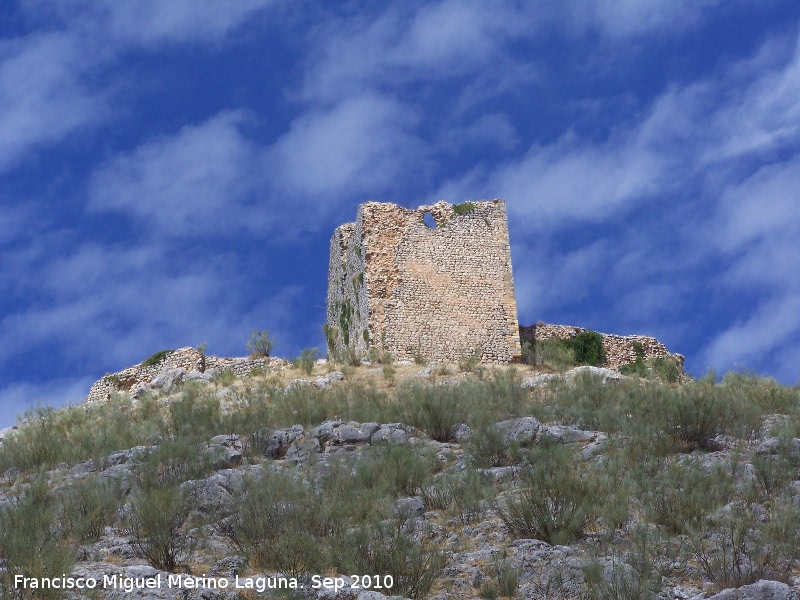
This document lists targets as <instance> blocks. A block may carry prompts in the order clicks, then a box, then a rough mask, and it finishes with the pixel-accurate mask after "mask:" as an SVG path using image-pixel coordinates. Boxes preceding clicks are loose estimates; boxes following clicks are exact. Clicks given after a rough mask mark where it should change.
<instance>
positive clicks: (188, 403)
mask: <svg viewBox="0 0 800 600" xmlns="http://www.w3.org/2000/svg"><path fill="white" fill-rule="evenodd" d="M201 389H202V388H201V386H199V385H189V386H186V388H185V389H184V390H183V392H182V393H181V399H180V400H176V401H174V402H172V403H171V404H170V405H169V433H170V434H171V435H172V436H173V437H174V438H187V439H192V440H195V441H197V442H200V441H206V440H208V439H209V438H211V437H213V436H214V435H216V434H218V433H219V432H220V427H221V426H222V410H221V408H220V403H219V398H217V397H216V396H201V395H199V393H200V390H201Z"/></svg>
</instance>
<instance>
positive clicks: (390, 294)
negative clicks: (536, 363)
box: [326, 200, 521, 362]
mask: <svg viewBox="0 0 800 600" xmlns="http://www.w3.org/2000/svg"><path fill="white" fill-rule="evenodd" d="M426 219H427V221H428V222H427V223H426ZM326 336H327V341H328V349H329V350H330V351H331V352H333V353H334V354H339V355H343V354H346V353H348V352H350V353H355V355H356V356H363V355H365V354H367V353H368V352H369V349H370V348H371V347H374V348H378V349H384V350H386V351H388V352H390V353H392V355H394V357H395V358H397V359H400V360H409V359H412V358H414V356H415V355H421V356H423V357H425V358H426V359H428V360H431V359H434V360H439V361H457V360H458V359H460V358H462V357H464V356H466V355H469V354H472V353H473V352H476V351H477V352H478V353H480V357H481V360H482V361H483V362H509V361H511V360H514V359H517V358H518V357H519V356H520V355H521V349H520V341H519V326H518V323H517V304H516V299H515V296H514V280H513V275H512V272H511V251H510V248H509V242H508V223H507V219H506V205H505V202H503V201H502V200H492V201H490V202H465V203H464V204H456V205H453V204H448V203H447V202H443V201H440V202H437V203H436V204H433V205H431V206H420V207H419V208H417V209H407V208H403V207H400V206H397V205H395V204H390V203H380V202H367V203H365V204H362V205H361V206H359V208H358V214H357V216H356V220H355V222H354V223H346V224H344V225H341V226H340V227H338V228H337V229H336V230H335V231H334V234H333V238H332V239H331V256H330V267H329V271H328V315H327V323H326Z"/></svg>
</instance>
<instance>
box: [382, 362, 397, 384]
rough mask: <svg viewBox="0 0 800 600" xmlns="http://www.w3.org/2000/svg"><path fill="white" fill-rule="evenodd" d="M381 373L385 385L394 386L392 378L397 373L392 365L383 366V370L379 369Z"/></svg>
mask: <svg viewBox="0 0 800 600" xmlns="http://www.w3.org/2000/svg"><path fill="white" fill-rule="evenodd" d="M381 373H382V374H383V378H384V379H385V380H386V383H387V385H394V376H395V375H396V374H397V371H396V369H395V368H394V367H393V366H392V365H384V366H383V369H381Z"/></svg>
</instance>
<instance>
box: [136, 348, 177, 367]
mask: <svg viewBox="0 0 800 600" xmlns="http://www.w3.org/2000/svg"><path fill="white" fill-rule="evenodd" d="M173 352H175V350H159V351H158V352H156V353H155V354H153V355H152V356H150V357H149V358H148V359H147V360H145V361H144V362H143V363H142V366H143V367H153V366H155V365H157V364H160V363H161V362H163V361H164V359H165V358H167V357H168V356H169V355H170V354H172V353H173Z"/></svg>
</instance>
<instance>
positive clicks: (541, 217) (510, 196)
mask: <svg viewBox="0 0 800 600" xmlns="http://www.w3.org/2000/svg"><path fill="white" fill-rule="evenodd" d="M665 164H666V158H665V157H661V156H659V155H658V153H656V152H654V151H653V150H652V149H651V148H648V147H642V146H641V145H639V144H638V143H637V142H636V140H635V135H629V136H628V137H627V139H625V138H623V139H619V140H613V141H611V140H609V141H607V142H605V143H601V144H593V143H590V142H589V143H587V142H585V141H582V140H578V139H576V138H575V137H574V136H573V135H567V136H564V137H563V138H562V139H561V140H559V141H558V142H557V143H556V144H553V145H552V146H547V147H542V146H539V145H534V146H533V147H531V148H530V149H529V150H528V152H527V153H526V154H525V155H524V156H523V157H522V158H520V159H516V160H511V161H506V162H505V163H502V164H501V165H500V166H499V167H497V168H496V169H494V170H493V171H491V172H489V173H486V174H482V173H481V172H480V171H474V172H473V173H470V174H468V175H467V176H466V177H464V178H462V179H460V180H457V181H452V182H449V183H447V184H445V185H444V186H443V187H442V188H441V189H440V191H439V192H438V193H437V194H436V196H437V197H441V198H452V199H455V198H468V197H473V198H474V197H476V196H478V197H485V198H489V197H500V198H505V199H506V200H507V201H508V211H509V215H510V218H512V219H514V220H515V221H517V222H519V223H524V224H525V226H526V227H528V228H530V229H532V230H536V231H541V230H545V229H548V228H550V227H552V226H554V225H559V224H563V223H564V222H565V221H575V220H578V221H590V222H602V221H605V220H608V219H610V218H612V217H613V216H614V215H615V214H616V213H617V212H618V210H619V209H620V208H622V207H624V206H625V205H627V204H629V203H631V202H634V201H638V200H641V198H642V197H643V196H646V195H647V194H648V193H649V192H651V191H652V190H655V189H656V188H657V186H658V184H660V183H662V178H663V175H664V171H665Z"/></svg>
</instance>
